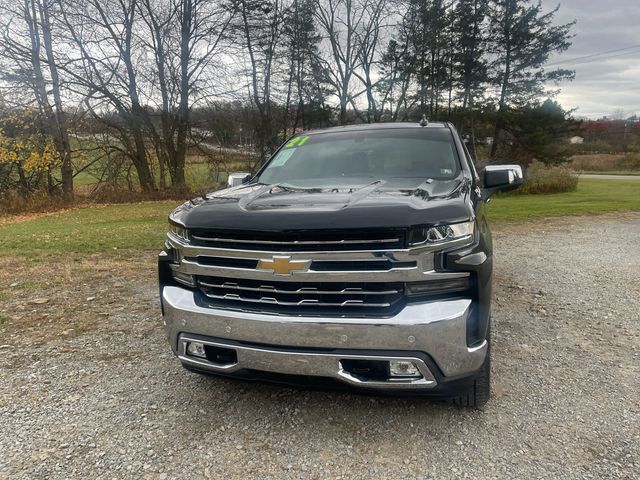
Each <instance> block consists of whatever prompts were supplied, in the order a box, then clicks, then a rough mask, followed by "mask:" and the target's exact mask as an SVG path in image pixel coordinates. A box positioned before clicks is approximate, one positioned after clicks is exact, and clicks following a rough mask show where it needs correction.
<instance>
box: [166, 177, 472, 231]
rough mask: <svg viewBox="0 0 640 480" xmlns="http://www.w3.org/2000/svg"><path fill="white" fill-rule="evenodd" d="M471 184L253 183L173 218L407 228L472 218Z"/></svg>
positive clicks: (277, 226) (210, 223)
mask: <svg viewBox="0 0 640 480" xmlns="http://www.w3.org/2000/svg"><path fill="white" fill-rule="evenodd" d="M469 185H470V183H469V181H468V180H465V179H464V178H463V177H458V178H456V179H452V180H427V181H425V182H422V183H418V182H417V181H416V180H415V179H399V180H397V181H382V180H380V181H375V182H372V183H370V184H367V185H359V186H355V187H345V186H340V187H318V188H298V187H290V186H286V185H265V184H249V185H242V186H239V187H234V188H229V189H226V190H220V191H217V192H213V193H210V194H207V195H205V196H203V197H199V198H196V199H193V200H190V201H188V202H186V203H184V204H183V205H181V206H180V207H178V208H177V209H176V210H174V212H173V213H172V214H171V216H170V219H171V220H172V221H174V222H177V223H180V224H182V225H184V226H186V227H187V228H192V229H216V230H254V231H255V230H257V231H284V230H318V229H327V228H329V229H344V228H348V229H352V228H404V227H410V226H414V225H426V224H437V223H445V222H446V223H453V222H462V221H465V220H468V219H469V218H470V217H471V215H472V212H471V208H470V206H469V205H468V203H467V202H466V196H467V194H468V192H469V188H470V187H469Z"/></svg>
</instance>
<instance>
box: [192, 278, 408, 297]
mask: <svg viewBox="0 0 640 480" xmlns="http://www.w3.org/2000/svg"><path fill="white" fill-rule="evenodd" d="M199 284H200V285H202V286H205V287H211V288H225V289H236V290H246V291H250V292H265V293H286V294H296V293H300V294H303V293H306V294H316V295H341V294H356V295H394V294H397V293H400V292H399V291H398V290H382V291H375V290H363V289H361V288H354V287H347V288H343V289H342V290H319V289H318V288H317V287H302V288H298V289H296V290H282V289H277V288H275V287H274V286H273V285H261V286H259V287H245V286H240V285H238V284H237V283H229V282H225V283H223V284H219V283H210V282H206V281H200V282H199Z"/></svg>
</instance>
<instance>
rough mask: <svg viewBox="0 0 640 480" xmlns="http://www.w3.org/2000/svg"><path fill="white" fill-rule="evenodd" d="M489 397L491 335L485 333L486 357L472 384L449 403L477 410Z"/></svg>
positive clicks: (481, 407) (482, 406)
mask: <svg viewBox="0 0 640 480" xmlns="http://www.w3.org/2000/svg"><path fill="white" fill-rule="evenodd" d="M490 397H491V333H490V332H487V356H486V357H485V359H484V362H483V363H482V367H480V371H479V372H478V376H477V377H476V378H475V379H474V381H473V384H472V385H471V386H470V387H469V389H468V390H467V391H466V392H464V393H463V394H462V395H459V396H457V397H453V398H452V399H451V403H453V404H454V405H459V406H461V407H472V408H475V409H477V410H482V409H484V406H485V405H486V404H487V402H488V401H489V398H490Z"/></svg>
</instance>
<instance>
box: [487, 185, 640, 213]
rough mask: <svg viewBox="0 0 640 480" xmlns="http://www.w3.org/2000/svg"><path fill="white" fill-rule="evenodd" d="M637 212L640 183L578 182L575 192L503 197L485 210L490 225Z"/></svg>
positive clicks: (639, 204)
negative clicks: (561, 217) (538, 219)
mask: <svg viewBox="0 0 640 480" xmlns="http://www.w3.org/2000/svg"><path fill="white" fill-rule="evenodd" d="M629 210H640V180H599V179H587V178H584V179H580V181H579V182H578V188H577V189H576V191H574V192H568V193H553V194H546V195H502V196H497V197H495V198H493V199H492V201H491V203H490V204H489V206H488V209H487V211H488V212H489V213H488V214H489V218H490V219H491V220H492V221H498V222H500V221H506V222H514V221H526V220H532V219H536V218H545V217H558V216H563V215H590V214H598V213H607V212H618V211H629Z"/></svg>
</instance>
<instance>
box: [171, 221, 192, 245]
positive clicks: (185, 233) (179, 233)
mask: <svg viewBox="0 0 640 480" xmlns="http://www.w3.org/2000/svg"><path fill="white" fill-rule="evenodd" d="M169 232H170V233H172V234H173V235H174V236H176V237H178V238H179V239H180V240H184V241H185V242H188V241H189V230H187V229H186V228H184V227H183V226H182V225H177V224H175V223H169Z"/></svg>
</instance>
